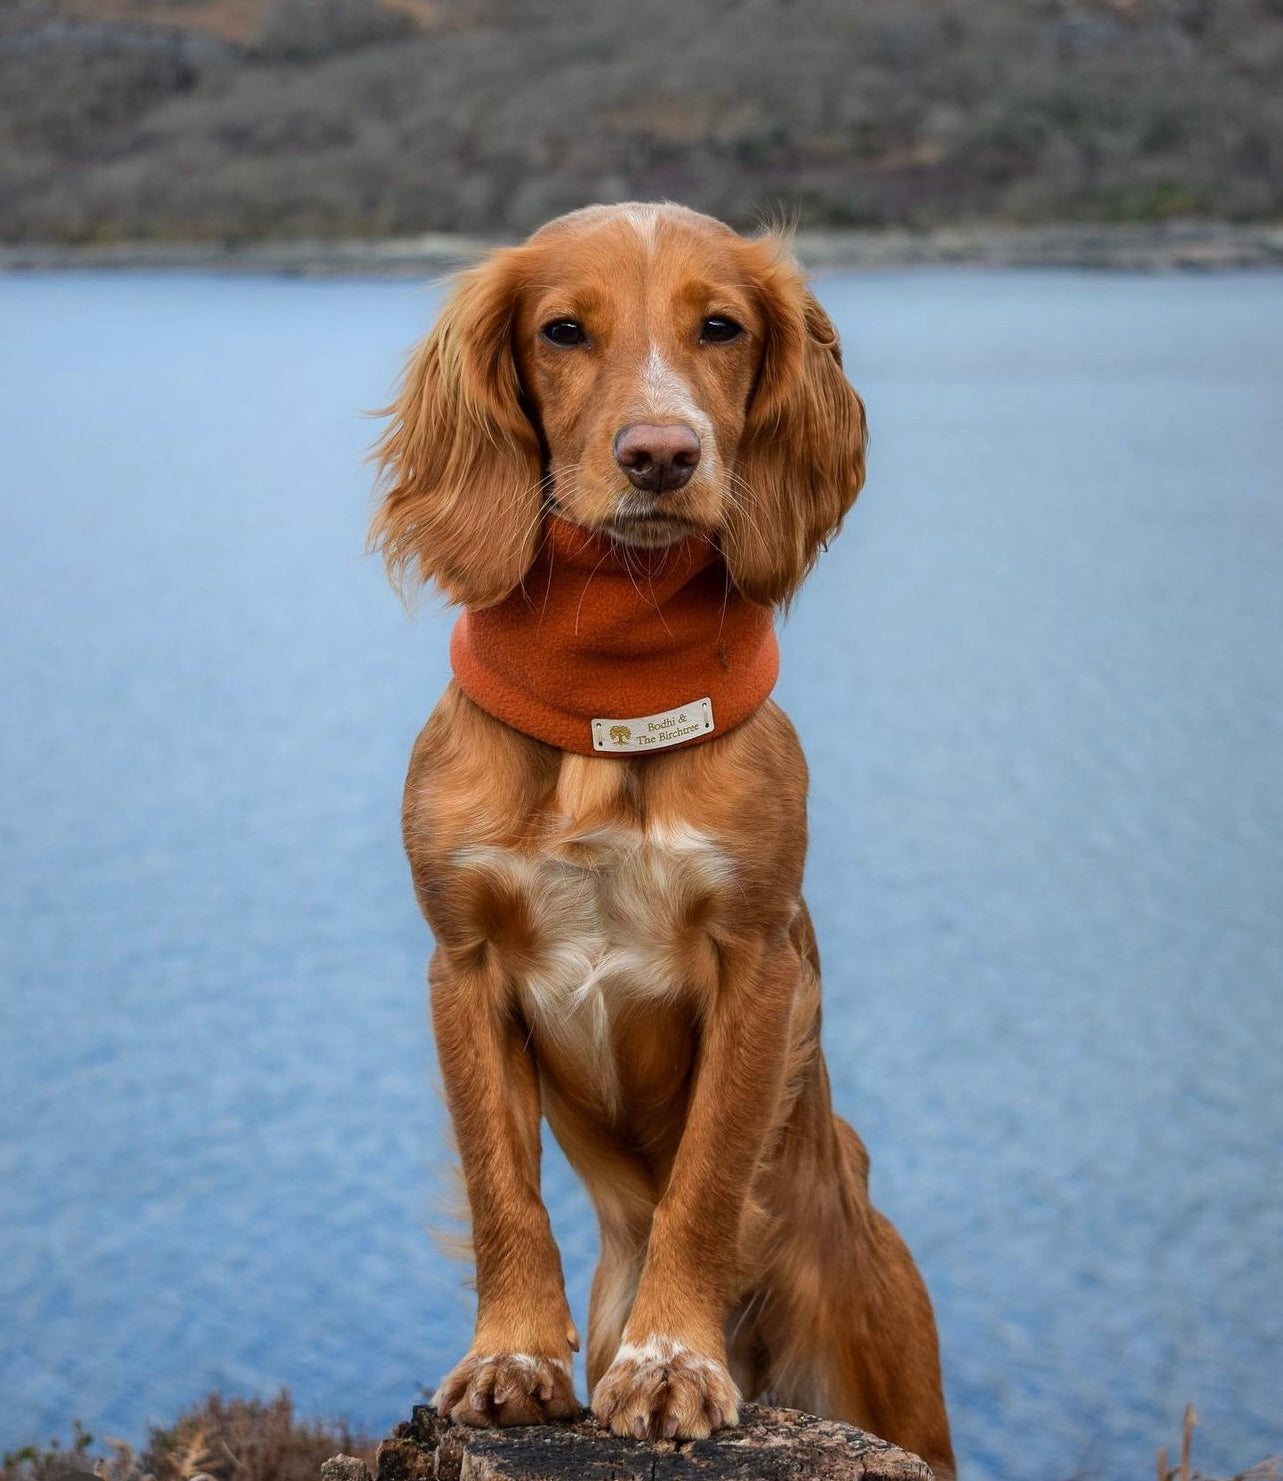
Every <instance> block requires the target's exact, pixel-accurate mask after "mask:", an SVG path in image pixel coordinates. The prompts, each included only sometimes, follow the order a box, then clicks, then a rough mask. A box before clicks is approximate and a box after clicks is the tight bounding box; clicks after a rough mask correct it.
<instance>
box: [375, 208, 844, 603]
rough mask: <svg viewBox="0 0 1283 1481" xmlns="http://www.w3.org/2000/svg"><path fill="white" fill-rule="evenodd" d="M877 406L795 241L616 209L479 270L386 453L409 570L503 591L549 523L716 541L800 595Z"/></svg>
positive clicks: (384, 520)
mask: <svg viewBox="0 0 1283 1481" xmlns="http://www.w3.org/2000/svg"><path fill="white" fill-rule="evenodd" d="M864 448H865V421H864V407H863V405H862V403H861V401H860V398H859V397H858V396H857V395H856V393H855V392H854V391H853V390H852V389H851V386H850V384H849V383H848V382H847V380H846V377H845V376H844V375H843V373H842V361H841V352H840V350H839V348H838V341H837V336H836V334H835V333H834V330H833V326H832V324H831V323H830V322H829V319H828V317H827V315H826V314H825V312H824V310H823V309H822V308H821V307H820V306H819V304H818V303H817V302H816V300H815V298H814V296H813V295H812V294H811V292H810V291H809V290H808V288H807V287H806V284H805V282H804V281H803V279H802V276H801V273H800V272H799V270H798V268H797V267H796V265H795V264H794V263H793V262H792V260H791V259H790V258H789V257H788V255H787V253H786V251H785V250H784V246H783V243H782V242H781V241H780V240H779V239H778V238H773V237H763V238H756V239H748V238H744V237H741V236H738V235H737V234H736V233H735V232H733V231H732V230H731V229H730V228H729V227H726V226H723V225H722V224H721V223H720V222H717V221H714V220H712V219H711V218H710V217H708V216H701V215H699V214H697V213H696V212H694V211H689V210H686V209H684V208H683V207H680V206H671V205H641V204H637V205H622V206H594V207H590V208H588V209H587V210H583V211H575V212H573V213H572V214H571V215H569V216H562V217H560V218H558V219H557V220H556V221H552V222H550V223H549V224H548V225H547V226H545V227H543V228H542V229H541V230H540V231H538V232H536V233H535V235H534V236H533V237H531V238H530V240H529V241H528V242H526V243H525V244H524V245H523V246H520V247H513V248H509V249H506V250H503V251H499V252H496V253H494V254H493V255H492V256H491V257H490V258H488V259H487V260H486V261H485V262H484V263H482V264H481V265H480V266H479V267H475V268H473V269H471V270H470V271H468V272H465V273H464V274H462V276H461V277H460V278H459V279H458V281H457V285H456V287H455V290H454V292H453V294H452V296H451V297H450V299H449V301H448V302H447V304H446V306H445V308H444V310H443V311H442V313H441V316H440V318H439V319H438V321H437V324H436V327H435V328H434V329H433V330H432V332H431V333H430V334H429V335H428V337H427V339H426V340H424V342H423V343H422V345H420V347H419V348H418V350H417V351H415V353H414V355H413V356H412V357H411V360H410V363H409V365H408V367H407V369H406V373H405V377H404V381H403V383H402V386H401V390H400V394H399V396H398V398H397V401H396V403H395V405H394V406H393V408H392V421H391V424H390V426H389V427H388V430H387V432H386V433H385V434H384V436H383V438H382V439H381V440H380V442H379V444H378V448H377V455H378V458H379V460H380V463H381V466H382V469H383V475H384V488H385V492H384V497H383V502H382V504H381V506H380V508H379V510H378V513H377V514H376V516H375V520H374V526H373V530H372V539H373V541H374V543H375V544H376V545H377V546H379V547H380V548H381V549H382V550H383V552H384V555H385V556H386V558H387V561H388V564H389V567H390V568H391V570H392V571H393V572H394V573H395V574H397V575H399V576H402V577H405V576H412V577H415V578H418V579H421V580H424V581H428V580H431V581H435V582H436V583H437V585H438V586H439V587H440V588H441V589H442V590H443V591H444V592H445V593H446V595H447V596H449V597H450V598H451V599H452V600H455V601H458V602H463V603H466V604H468V605H469V606H486V605H489V604H492V603H494V602H497V601H501V600H502V599H503V598H504V597H505V596H507V595H508V593H509V592H511V591H512V590H513V588H514V587H516V586H517V585H518V584H519V583H520V581H521V579H522V577H523V576H524V575H525V573H526V571H527V569H528V568H529V566H530V563H531V561H532V560H533V558H534V554H535V550H536V548H537V545H538V541H539V536H540V529H541V526H542V518H543V514H544V511H545V510H547V509H549V508H551V509H554V510H556V512H557V513H559V514H561V515H562V516H563V517H564V518H565V519H568V520H570V521H571V522H572V523H574V524H578V525H582V526H583V527H584V528H586V529H590V530H594V531H605V532H608V533H609V534H610V535H612V536H613V537H615V538H616V539H617V540H619V541H621V542H623V543H624V544H626V545H634V546H648V547H656V546H662V545H666V544H669V543H671V542H673V541H676V540H680V539H683V538H685V537H686V536H689V535H692V534H697V535H703V536H706V537H708V538H710V539H715V540H716V541H717V543H718V545H719V546H720V548H721V550H722V553H723V555H724V558H725V560H726V564H727V567H728V568H729V570H730V573H731V578H732V580H733V581H734V582H735V584H736V586H737V587H738V588H739V590H740V591H741V592H743V594H744V595H745V596H747V597H749V598H751V599H752V600H754V601H758V602H762V603H781V602H787V601H788V600H789V598H790V597H791V596H792V594H793V593H794V591H796V589H797V587H798V586H799V585H800V583H801V581H802V580H803V578H804V577H805V575H806V573H807V571H808V570H809V569H810V567H811V565H812V563H813V562H814V560H815V557H816V555H817V554H818V553H819V551H820V549H821V548H822V546H823V545H824V543H825V542H826V541H827V540H828V539H829V538H830V537H831V536H832V535H833V534H834V533H835V532H836V531H837V529H838V527H839V526H840V524H841V522H842V517H843V516H844V515H845V513H846V511H847V510H848V509H849V508H850V507H851V505H852V503H853V502H854V500H855V497H856V495H857V494H858V493H859V491H860V486H861V484H862V482H863V480H864Z"/></svg>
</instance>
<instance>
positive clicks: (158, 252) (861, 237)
mask: <svg viewBox="0 0 1283 1481" xmlns="http://www.w3.org/2000/svg"><path fill="white" fill-rule="evenodd" d="M510 240H511V238H498V237H494V238H487V237H471V236H463V235H457V234H454V233H449V232H426V233H424V234H422V235H420V236H414V237H389V238H383V239H370V240H364V239H337V238H336V239H298V240H288V241H281V240H277V241H259V242H246V243H241V244H232V243H225V242H182V241H155V242H151V241H138V242H113V243H105V244H100V245H74V246H73V245H70V244H68V243H62V242H32V243H2V244H0V273H25V272H65V271H153V270H165V271H170V270H178V271H187V272H214V273H257V274H272V275H281V276H287V277H353V278H357V277H375V278H424V277H427V278H431V277H436V276H439V275H441V274H443V273H448V272H452V271H454V270H455V269H457V268H460V267H466V266H467V265H468V264H469V263H471V262H475V261H476V260H477V258H479V257H480V256H482V255H483V254H484V253H485V252H486V251H488V250H489V249H490V248H492V247H495V246H502V245H504V244H505V242H507V241H510ZM794 240H795V248H796V252H797V255H798V257H799V258H800V260H801V262H802V264H803V266H805V267H806V268H808V269H810V270H811V271H812V272H850V271H893V270H896V269H900V268H910V267H1027V268H1092V269H1099V270H1106V271H1109V270H1112V271H1123V272H1174V271H1218V270H1225V269H1235V268H1269V267H1275V268H1277V267H1283V222H1261V223H1252V224H1246V225H1244V224H1239V223H1233V222H1227V221H1166V222H1154V223H1130V222H1129V223H1118V224H1112V223H1103V224H1101V223H1092V222H1057V223H1052V224H1048V225H1044V226H1001V225H992V224H986V225H968V226H950V227H938V228H934V229H932V230H928V231H909V230H906V229H904V228H894V229H890V230H886V231H850V230H831V231H799V232H798V233H797V235H796V237H795V239H794Z"/></svg>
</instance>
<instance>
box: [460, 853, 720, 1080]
mask: <svg viewBox="0 0 1283 1481" xmlns="http://www.w3.org/2000/svg"><path fill="white" fill-rule="evenodd" d="M558 843H559V845H560V847H559V848H557V849H549V848H547V847H545V848H544V849H543V851H542V852H539V853H527V852H523V851H521V850H518V849H507V848H490V847H486V848H469V849H460V850H459V851H458V852H457V853H456V854H455V855H454V858H453V861H452V862H453V864H454V866H455V867H456V868H458V869H461V870H466V871H470V872H472V871H475V872H479V873H481V874H485V875H489V876H490V878H491V879H493V880H494V881H495V883H496V884H502V885H503V886H504V887H505V888H506V889H508V890H510V891H511V892H512V893H514V894H517V895H519V896H520V898H521V900H522V902H523V904H524V905H525V908H526V912H527V916H528V919H529V923H530V926H531V930H532V935H533V937H534V940H533V943H532V946H531V948H530V950H529V951H528V952H527V953H525V954H524V960H523V964H522V970H521V975H520V977H519V979H518V980H517V981H516V987H517V991H518V992H519V994H520V997H521V1001H522V1005H523V1007H524V1008H525V1010H526V1012H527V1013H528V1014H529V1015H530V1018H531V1020H532V1023H533V1024H535V1025H536V1026H537V1027H538V1029H539V1031H540V1032H541V1033H542V1034H544V1035H546V1036H547V1037H548V1038H550V1039H551V1040H552V1041H553V1042H555V1043H556V1044H557V1045H558V1047H559V1048H560V1049H561V1050H562V1052H563V1053H566V1054H568V1055H570V1056H571V1057H573V1058H574V1059H575V1061H576V1062H577V1063H578V1064H579V1065H580V1067H581V1074H582V1077H583V1083H584V1084H586V1085H591V1086H595V1087H596V1088H597V1091H598V1094H599V1095H600V1096H601V1098H602V1100H603V1102H604V1103H605V1104H606V1105H607V1106H611V1107H614V1106H616V1105H617V1104H618V1100H619V1084H618V1077H617V1074H616V1069H615V1063H614V1056H613V1054H612V1052H611V1022H612V1018H613V1015H614V1012H615V1010H616V1009H617V1008H618V1007H619V1006H620V1005H621V1004H622V1003H624V1002H627V1001H630V1000H633V1001H635V1000H636V999H638V998H651V999H659V1000H662V999H673V998H677V997H680V996H682V995H683V994H684V993H686V992H688V991H689V990H690V986H691V984H690V983H689V982H688V981H687V979H686V974H685V967H684V962H685V960H686V957H685V953H686V951H687V942H686V939H685V926H686V922H687V920H688V919H689V917H690V915H691V913H692V911H693V909H694V908H695V907H696V906H697V905H698V904H699V903H700V902H701V901H704V900H707V899H708V898H709V896H710V895H716V894H719V893H721V892H723V891H724V890H726V889H727V888H728V887H729V886H730V885H731V883H732V881H733V878H734V865H733V862H732V860H731V859H730V857H729V856H728V855H727V854H726V853H725V852H723V850H721V849H720V848H719V847H718V846H717V844H716V843H714V842H713V840H711V839H710V838H708V837H706V836H705V835H704V834H702V833H700V832H699V831H698V829H695V828H691V827H689V826H688V825H686V824H668V825H658V826H656V825H652V826H651V827H650V828H649V829H647V830H646V831H645V832H643V831H642V830H640V829H628V828H620V827H606V828H599V829H593V830H588V831H580V832H574V831H569V830H568V831H567V832H566V833H563V834H562V835H560V837H559V839H558Z"/></svg>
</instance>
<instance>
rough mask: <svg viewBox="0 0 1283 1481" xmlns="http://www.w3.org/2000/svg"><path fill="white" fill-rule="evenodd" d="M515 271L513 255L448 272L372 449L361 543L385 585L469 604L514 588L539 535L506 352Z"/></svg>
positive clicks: (533, 480) (536, 462)
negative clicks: (382, 564) (371, 499)
mask: <svg viewBox="0 0 1283 1481" xmlns="http://www.w3.org/2000/svg"><path fill="white" fill-rule="evenodd" d="M520 269H521V252H520V249H519V248H512V249H509V250H507V251H503V252H497V253H495V254H494V255H493V256H492V257H490V258H489V259H487V260H486V261H485V262H483V263H482V264H481V265H480V266H479V267H474V268H471V269H470V270H469V271H467V272H465V273H463V274H461V275H460V276H459V278H458V279H457V280H456V284H455V288H454V291H453V293H452V294H451V296H450V298H449V300H448V301H447V303H446V305H445V308H444V309H443V310H442V312H441V316H440V318H439V319H438V320H437V323H436V326H435V328H433V330H432V332H431V333H430V334H429V335H428V337H427V338H426V339H425V340H424V341H423V343H422V344H421V345H420V346H419V347H418V349H417V350H415V352H414V353H413V354H412V355H411V357H410V360H409V363H408V364H407V366H406V369H405V374H404V376H403V377H402V380H401V386H400V390H399V393H398V395H397V399H396V401H395V402H394V403H393V405H392V406H391V407H389V408H388V414H389V415H390V416H391V418H392V421H391V424H390V425H389V427H388V428H387V430H386V431H385V432H384V434H383V436H382V437H381V438H380V439H379V441H378V442H377V443H376V445H375V449H374V456H375V459H376V460H377V462H378V464H379V470H380V485H381V487H382V490H383V497H382V502H381V504H380V506H379V508H378V511H377V512H376V514H375V516H374V522H373V524H372V525H371V527H370V544H371V547H372V548H374V549H377V550H381V551H382V552H383V557H384V559H385V560H386V561H387V565H388V571H389V572H390V574H391V575H392V577H393V579H394V580H397V581H399V582H401V583H403V584H404V583H407V582H410V581H434V582H435V583H436V584H437V586H438V587H440V589H441V590H442V591H443V592H444V593H445V595H446V596H447V597H449V598H450V600H451V601H452V602H459V603H461V604H464V605H466V606H469V607H487V606H492V605H493V604H494V603H495V602H499V601H502V600H503V598H504V597H505V596H507V595H508V593H509V592H510V591H512V590H513V588H514V587H516V586H517V585H519V584H520V582H521V579H522V577H523V576H524V575H525V574H526V572H527V570H528V569H529V568H530V563H531V561H532V560H533V559H534V553H535V549H536V547H537V545H538V542H539V537H540V518H539V515H540V510H541V509H542V507H543V492H542V480H541V474H542V472H543V459H542V452H541V449H540V443H539V436H538V433H537V432H536V430H535V428H534V426H533V425H532V424H531V422H530V419H529V418H528V417H527V416H526V414H525V411H524V410H523V409H522V404H521V385H520V381H519V379H518V376H517V367H516V363H515V361H514V358H513V353H512V327H513V316H514V313H515V310H516V304H517V294H518V290H519V284H520Z"/></svg>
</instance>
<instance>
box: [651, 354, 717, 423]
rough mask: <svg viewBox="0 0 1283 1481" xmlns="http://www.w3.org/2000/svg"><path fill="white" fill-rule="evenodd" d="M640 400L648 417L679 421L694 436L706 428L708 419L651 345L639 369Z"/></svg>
mask: <svg viewBox="0 0 1283 1481" xmlns="http://www.w3.org/2000/svg"><path fill="white" fill-rule="evenodd" d="M642 396H643V398H644V400H645V403H646V410H647V412H648V413H649V414H650V415H652V416H676V417H681V418H683V420H685V421H687V422H689V423H690V424H691V426H693V427H695V429H696V431H698V432H703V430H704V428H705V427H707V426H709V421H708V418H707V417H706V416H705V415H704V413H703V412H702V411H701V410H700V409H699V407H698V406H697V405H696V403H695V398H694V396H693V395H692V394H691V388H690V386H689V385H688V384H687V383H686V381H684V380H683V379H682V377H681V376H680V375H678V373H677V372H676V371H675V370H674V369H673V367H672V366H671V365H670V364H669V363H668V361H667V360H665V359H664V357H663V355H662V354H660V352H659V347H658V346H657V345H655V344H652V345H651V346H650V349H649V352H648V354H647V356H646V363H645V364H644V365H643V366H642ZM697 423H698V424H702V425H697Z"/></svg>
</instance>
